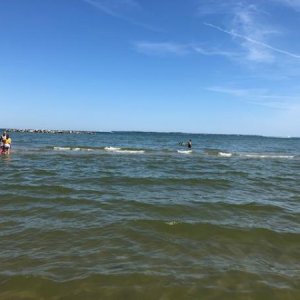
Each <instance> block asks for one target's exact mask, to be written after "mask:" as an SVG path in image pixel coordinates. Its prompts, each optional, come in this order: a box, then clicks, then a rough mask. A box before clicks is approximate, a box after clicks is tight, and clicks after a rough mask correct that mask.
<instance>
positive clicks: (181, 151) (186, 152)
mask: <svg viewBox="0 0 300 300" xmlns="http://www.w3.org/2000/svg"><path fill="white" fill-rule="evenodd" d="M177 152H178V153H181V154H191V153H192V152H193V150H177Z"/></svg>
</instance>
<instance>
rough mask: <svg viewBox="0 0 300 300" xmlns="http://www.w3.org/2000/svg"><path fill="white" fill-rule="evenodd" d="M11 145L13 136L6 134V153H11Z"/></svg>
mask: <svg viewBox="0 0 300 300" xmlns="http://www.w3.org/2000/svg"><path fill="white" fill-rule="evenodd" d="M10 147H11V138H10V137H9V135H8V134H7V135H6V140H5V142H4V153H7V154H9V152H10Z"/></svg>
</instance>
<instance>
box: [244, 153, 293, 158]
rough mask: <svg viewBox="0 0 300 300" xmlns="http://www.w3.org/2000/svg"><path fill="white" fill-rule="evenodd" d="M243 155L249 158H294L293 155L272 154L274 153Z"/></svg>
mask: <svg viewBox="0 0 300 300" xmlns="http://www.w3.org/2000/svg"><path fill="white" fill-rule="evenodd" d="M242 156H245V157H248V158H275V159H276V158H282V159H293V158H294V156H293V155H272V154H244V155H242Z"/></svg>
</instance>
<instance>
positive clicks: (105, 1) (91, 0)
mask: <svg viewBox="0 0 300 300" xmlns="http://www.w3.org/2000/svg"><path fill="white" fill-rule="evenodd" d="M83 1H84V2H86V3H88V4H90V5H92V6H94V7H96V8H98V9H100V10H101V11H103V12H104V13H106V14H109V15H111V16H114V17H121V16H122V14H123V13H124V11H127V10H132V9H137V8H139V5H138V3H137V2H136V1H134V0H114V1H109V0H83Z"/></svg>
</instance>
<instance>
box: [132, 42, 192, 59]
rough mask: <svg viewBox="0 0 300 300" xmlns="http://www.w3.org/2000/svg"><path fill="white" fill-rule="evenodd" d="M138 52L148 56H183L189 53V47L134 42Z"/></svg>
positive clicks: (166, 43)
mask: <svg viewBox="0 0 300 300" xmlns="http://www.w3.org/2000/svg"><path fill="white" fill-rule="evenodd" d="M134 47H135V49H136V50H137V51H138V52H141V53H144V54H148V55H166V54H173V55H177V56H178V55H179V56H181V55H185V54H188V53H190V52H191V49H190V46H189V45H184V44H176V43H170V42H165V43H151V42H136V43H135V44H134Z"/></svg>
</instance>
